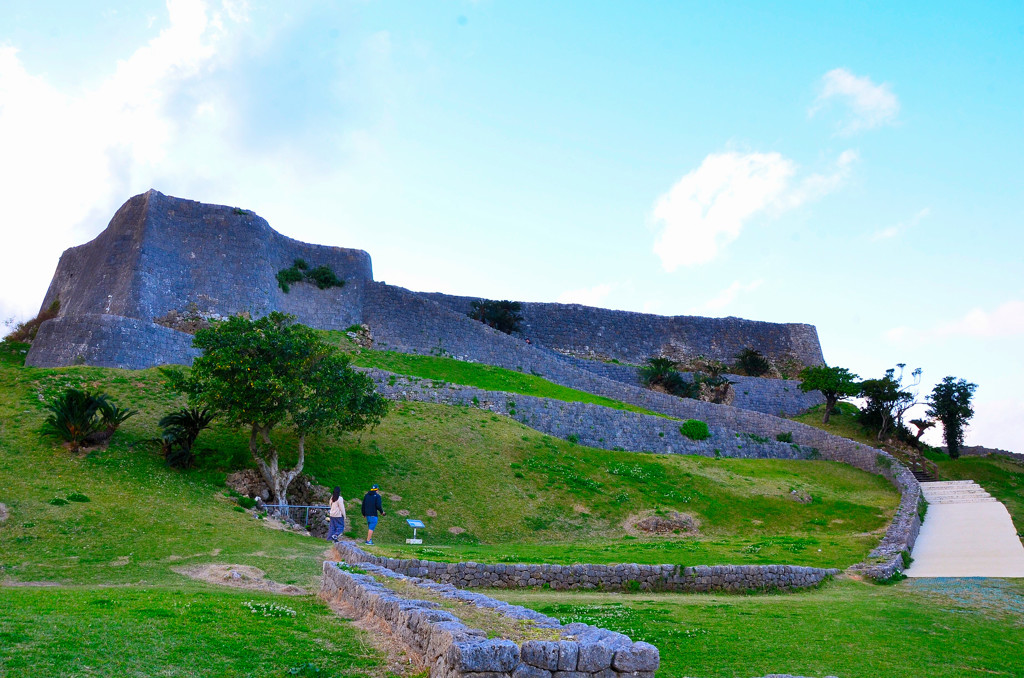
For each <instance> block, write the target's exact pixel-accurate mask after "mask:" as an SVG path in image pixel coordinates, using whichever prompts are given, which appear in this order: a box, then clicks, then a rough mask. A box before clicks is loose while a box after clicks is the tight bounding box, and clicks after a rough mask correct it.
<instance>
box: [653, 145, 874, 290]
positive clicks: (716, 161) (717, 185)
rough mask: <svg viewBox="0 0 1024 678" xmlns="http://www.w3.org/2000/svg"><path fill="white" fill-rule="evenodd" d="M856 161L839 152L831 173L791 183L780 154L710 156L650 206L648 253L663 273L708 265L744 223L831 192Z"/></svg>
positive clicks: (792, 168) (792, 167) (791, 167)
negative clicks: (656, 229) (653, 228)
mask: <svg viewBox="0 0 1024 678" xmlns="http://www.w3.org/2000/svg"><path fill="white" fill-rule="evenodd" d="M856 160H857V153H856V151H853V150H847V151H844V152H843V153H841V154H840V155H839V157H838V158H837V160H836V164H835V167H834V168H833V169H832V170H831V171H829V172H827V173H825V174H810V175H808V176H806V177H804V178H803V179H800V180H798V181H797V180H795V177H796V174H797V166H796V164H795V163H794V162H793V161H792V160H790V159H788V158H786V157H784V156H782V155H781V154H780V153H738V152H734V151H729V152H724V153H712V154H711V155H709V156H707V157H706V158H704V161H703V162H702V163H701V165H700V167H698V168H697V169H695V170H693V171H692V172H690V173H688V174H686V175H685V176H684V177H683V178H681V179H680V180H679V181H677V182H676V183H675V185H674V186H672V188H671V189H669V191H668V193H666V194H664V195H663V196H661V197H660V198H658V200H657V202H656V203H655V205H654V209H653V212H652V219H653V221H654V223H655V224H656V225H660V226H661V232H660V233H659V234H658V236H657V238H656V240H655V243H654V252H655V254H657V255H658V257H659V258H660V259H661V263H662V266H663V267H664V268H665V270H666V271H669V272H671V271H674V270H675V269H677V268H678V267H680V266H691V265H696V264H703V263H707V262H709V261H712V260H713V259H714V258H715V257H716V256H717V255H718V253H719V250H721V249H722V248H723V247H725V246H726V245H728V244H729V243H731V242H732V241H733V240H735V239H736V238H737V237H739V235H740V232H741V231H742V230H743V227H744V226H745V225H746V223H747V222H748V221H749V220H751V219H753V218H755V217H757V216H759V215H763V214H766V213H774V214H778V213H781V212H783V211H785V210H789V209H794V208H796V207H799V206H800V205H802V204H804V203H806V202H808V201H811V200H815V199H817V198H820V197H821V196H823V195H825V194H827V193H829V192H831V191H834V190H835V189H836V188H838V187H839V186H840V185H841V184H842V183H843V181H844V180H845V179H846V177H847V176H848V175H849V171H850V167H851V166H852V164H853V163H854V162H855V161H856Z"/></svg>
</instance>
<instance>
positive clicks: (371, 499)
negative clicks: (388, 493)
mask: <svg viewBox="0 0 1024 678" xmlns="http://www.w3.org/2000/svg"><path fill="white" fill-rule="evenodd" d="M379 490H380V487H378V486H377V485H374V486H373V487H371V488H370V491H369V492H367V493H366V496H365V497H363V515H364V516H366V543H367V544H370V545H371V546H372V545H373V531H374V529H376V527H377V514H378V513H379V514H380V515H381V516H386V515H387V513H384V501H383V500H382V499H381V497H380V492H379Z"/></svg>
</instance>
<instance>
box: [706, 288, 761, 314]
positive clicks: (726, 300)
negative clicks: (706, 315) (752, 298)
mask: <svg viewBox="0 0 1024 678" xmlns="http://www.w3.org/2000/svg"><path fill="white" fill-rule="evenodd" d="M763 283H764V281H763V280H753V281H751V282H748V283H743V282H740V281H739V280H736V281H734V282H733V284H731V285H729V286H728V287H726V288H725V289H724V290H722V291H721V292H719V293H718V294H716V295H715V296H713V297H712V298H711V299H708V300H707V301H706V302H704V305H703V306H701V307H699V308H698V309H695V310H694V311H693V313H698V312H699V311H701V310H704V311H717V310H720V309H723V308H725V307H726V306H728V305H729V304H731V303H732V302H734V301H736V297H738V296H739V295H740V294H743V293H746V292H753V291H754V290H756V289H757V288H758V287H760V286H761V285H762V284H763Z"/></svg>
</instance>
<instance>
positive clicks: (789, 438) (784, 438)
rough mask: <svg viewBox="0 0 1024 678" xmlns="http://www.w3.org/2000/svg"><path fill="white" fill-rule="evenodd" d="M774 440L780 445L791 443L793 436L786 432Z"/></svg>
mask: <svg viewBox="0 0 1024 678" xmlns="http://www.w3.org/2000/svg"><path fill="white" fill-rule="evenodd" d="M775 439H776V440H778V441H779V442H780V443H791V442H793V434H792V433H790V432H789V431H786V432H785V433H780V434H779V435H777V436H775Z"/></svg>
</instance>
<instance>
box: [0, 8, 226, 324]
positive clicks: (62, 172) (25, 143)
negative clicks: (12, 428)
mask: <svg viewBox="0 0 1024 678" xmlns="http://www.w3.org/2000/svg"><path fill="white" fill-rule="evenodd" d="M242 9H244V6H243V5H241V4H239V3H237V2H234V3H231V12H232V15H233V16H239V12H241V11H242ZM167 12H168V17H169V23H168V25H167V26H166V27H165V28H164V29H163V30H162V31H160V33H159V34H158V35H156V36H155V37H153V38H152V39H151V40H150V41H149V42H148V43H146V44H144V45H142V46H141V47H140V48H139V49H137V50H136V51H135V52H134V53H133V54H132V55H131V56H130V57H129V58H127V59H125V60H123V61H120V62H118V63H117V65H116V67H115V68H114V69H113V72H112V73H111V74H110V75H109V76H108V77H107V78H106V79H105V80H104V81H102V82H101V83H100V84H99V85H98V86H97V87H96V88H95V89H92V90H86V91H76V92H75V93H74V94H68V93H65V92H62V91H60V90H58V89H57V88H56V87H54V86H53V85H51V84H50V83H49V82H47V81H46V79H45V78H43V77H41V76H37V75H33V74H31V73H29V72H28V71H27V70H26V69H25V67H24V65H23V63H22V61H21V60H20V58H19V56H18V50H17V49H15V48H14V47H11V46H0V148H2V149H3V155H2V157H0V204H2V205H3V206H4V219H5V222H6V223H7V224H8V225H9V227H8V228H6V229H5V234H4V235H5V247H4V253H3V255H0V290H3V292H0V316H3V317H8V316H12V315H13V316H19V317H26V316H29V315H31V314H33V313H34V311H35V310H36V308H37V304H38V303H39V302H40V301H41V298H42V293H41V291H42V290H45V289H46V282H47V281H48V280H49V277H50V275H51V274H52V271H53V267H54V265H55V264H56V260H57V257H58V256H59V254H60V252H61V250H63V249H64V248H65V247H67V246H68V244H69V243H71V242H74V241H76V240H80V238H76V237H74V230H75V228H76V227H77V226H78V225H80V224H81V223H82V222H83V221H85V220H87V219H89V218H92V219H93V220H94V221H100V220H105V218H109V216H110V215H111V214H113V207H115V206H116V205H117V204H120V202H122V201H123V200H124V199H125V198H126V197H127V195H126V189H127V184H128V183H130V180H131V178H132V176H133V175H135V174H136V173H138V171H139V169H140V168H152V167H155V166H157V165H159V163H161V161H162V160H163V159H164V157H165V155H166V153H167V151H168V148H169V147H170V146H171V144H172V142H173V139H174V135H175V130H176V126H177V124H178V123H177V121H176V119H175V118H174V117H173V116H172V115H170V114H169V113H168V112H167V111H166V110H165V109H166V108H167V104H168V97H169V96H171V95H173V93H175V92H176V91H178V88H180V87H181V85H182V84H183V83H185V82H187V81H188V80H189V79H190V78H193V77H195V76H197V75H198V74H200V73H202V72H203V71H204V70H205V69H207V68H208V67H209V66H210V64H211V62H212V61H213V59H214V57H215V56H216V54H217V49H218V43H219V42H220V39H221V38H222V37H223V35H224V28H223V25H224V24H223V20H222V18H221V17H220V16H219V15H218V13H217V12H214V11H211V10H210V9H209V8H208V6H207V4H206V3H205V2H202V1H201V0H168V1H167ZM147 188H148V186H147ZM25 290H39V292H38V296H29V295H26V294H25Z"/></svg>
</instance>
